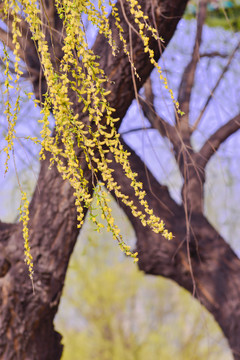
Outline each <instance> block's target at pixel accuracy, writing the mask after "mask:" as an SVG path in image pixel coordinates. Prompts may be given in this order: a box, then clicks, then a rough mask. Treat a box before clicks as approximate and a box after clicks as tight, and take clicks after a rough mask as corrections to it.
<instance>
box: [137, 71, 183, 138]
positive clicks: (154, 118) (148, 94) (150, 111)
mask: <svg viewBox="0 0 240 360" xmlns="http://www.w3.org/2000/svg"><path fill="white" fill-rule="evenodd" d="M144 91H145V99H143V98H142V97H139V102H140V104H141V107H142V110H143V113H144V116H145V117H146V118H147V119H148V120H149V122H150V124H151V125H152V127H153V128H154V129H156V130H158V131H159V133H160V134H161V135H162V136H163V137H167V138H168V139H169V141H171V142H172V143H173V145H174V144H175V145H176V142H177V137H176V130H175V128H174V127H173V126H172V125H170V124H169V123H168V122H167V121H166V120H164V118H163V117H162V116H159V115H158V114H157V112H156V109H155V107H154V104H153V99H154V95H153V91H152V83H151V79H150V78H148V80H147V81H146V82H145V84H144ZM178 142H179V141H178Z"/></svg>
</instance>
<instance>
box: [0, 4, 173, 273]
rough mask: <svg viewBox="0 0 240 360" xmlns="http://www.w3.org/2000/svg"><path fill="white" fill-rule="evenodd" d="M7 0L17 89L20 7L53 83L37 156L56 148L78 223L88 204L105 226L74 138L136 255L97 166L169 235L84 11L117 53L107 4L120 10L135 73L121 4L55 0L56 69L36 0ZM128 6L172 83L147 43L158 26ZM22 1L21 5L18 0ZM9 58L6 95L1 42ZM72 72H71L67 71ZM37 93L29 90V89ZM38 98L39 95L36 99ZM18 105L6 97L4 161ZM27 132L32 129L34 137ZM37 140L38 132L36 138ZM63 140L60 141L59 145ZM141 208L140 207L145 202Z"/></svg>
mask: <svg viewBox="0 0 240 360" xmlns="http://www.w3.org/2000/svg"><path fill="white" fill-rule="evenodd" d="M5 2H6V4H7V5H6V8H5V12H6V16H7V14H8V12H9V11H12V14H13V19H14V20H13V25H12V27H13V44H14V46H15V50H14V55H15V73H16V80H15V82H16V91H17V93H19V90H20V89H19V85H18V80H19V78H20V76H21V71H20V69H19V60H20V59H19V50H20V45H19V43H18V37H19V36H21V33H20V29H19V21H20V20H19V17H18V14H19V13H20V12H23V13H24V17H25V20H26V21H27V22H28V24H29V28H30V31H31V33H32V39H33V41H34V42H35V44H36V45H37V51H38V53H39V58H40V61H41V65H42V69H43V72H44V76H45V79H46V82H47V85H48V92H47V94H45V100H44V103H43V104H42V110H41V113H42V115H43V116H42V119H41V120H40V123H42V130H41V146H42V149H41V151H40V159H43V160H44V159H45V152H46V151H48V152H50V153H51V159H50V166H52V165H53V164H56V166H57V168H58V170H59V172H60V173H61V175H62V177H63V179H67V180H68V181H69V183H70V184H71V186H72V187H73V189H74V195H75V197H76V208H77V212H78V223H79V225H78V226H79V227H81V225H82V223H83V217H84V215H83V214H84V211H83V206H85V207H87V208H88V209H89V211H90V217H91V219H92V221H93V222H94V223H95V224H96V228H97V231H100V229H101V228H102V227H103V224H102V223H101V222H100V221H99V220H98V219H97V217H96V216H94V214H93V211H92V207H91V204H92V196H91V194H89V192H88V180H87V179H85V178H84V173H83V170H82V169H81V163H79V159H78V157H77V155H76V153H75V145H76V142H77V144H78V147H79V148H81V150H82V152H83V153H84V155H85V160H86V161H87V164H88V167H89V169H90V170H91V171H92V174H93V181H94V182H95V196H96V197H97V202H98V206H99V208H100V209H101V215H102V219H105V220H106V222H107V228H108V230H109V231H111V232H112V235H113V238H114V239H116V240H117V241H118V243H119V246H120V248H121V250H122V251H124V252H125V253H126V255H128V256H131V257H132V258H133V259H134V261H135V262H136V261H137V260H138V258H137V253H133V252H132V251H131V250H130V247H129V246H128V245H126V244H125V242H124V241H123V239H122V236H121V234H120V229H119V228H118V226H117V225H116V224H115V220H114V218H113V216H112V214H111V208H110V206H109V204H108V197H107V193H106V191H105V190H103V184H97V183H98V173H99V172H101V177H102V180H103V182H104V186H105V187H106V189H107V191H114V192H115V195H116V196H117V197H118V198H119V199H121V200H122V201H123V202H124V204H126V205H127V206H129V207H130V208H131V211H132V213H133V215H134V216H136V217H138V218H139V219H140V220H141V222H142V224H143V226H147V225H148V226H149V227H150V228H152V230H153V231H155V232H157V233H161V234H162V235H163V236H164V237H165V238H166V239H169V240H170V239H171V238H172V233H169V232H168V231H167V230H166V229H165V226H164V223H163V221H162V220H161V219H159V217H157V216H155V215H154V214H153V211H152V209H151V208H150V207H149V204H148V203H147V201H146V199H145V196H146V193H145V191H144V190H143V189H142V188H143V185H142V183H141V182H139V181H137V174H136V173H134V172H133V171H132V169H131V166H130V163H129V155H130V154H129V153H128V152H127V151H125V150H124V148H123V146H122V144H121V142H120V140H119V134H118V133H117V131H116V129H115V122H116V121H118V119H115V118H114V109H112V108H111V107H110V105H109V103H108V101H107V96H108V95H109V92H107V91H106V90H105V89H104V83H106V82H107V81H108V79H107V78H106V76H105V74H104V71H103V70H102V69H101V68H100V66H99V63H98V61H97V57H96V56H95V54H94V53H93V52H92V50H91V49H89V47H88V43H87V38H86V33H85V27H84V24H83V20H82V15H83V14H86V16H87V18H88V20H89V21H90V22H92V24H94V25H95V26H97V27H98V30H99V32H100V33H102V34H103V35H104V36H105V37H106V38H107V40H108V42H109V44H110V46H111V47H112V52H113V54H116V52H117V51H118V49H117V48H116V44H115V43H114V41H113V36H112V30H111V29H110V25H109V20H108V13H107V11H106V6H107V5H108V6H109V5H110V7H111V12H112V15H113V16H114V18H115V26H116V29H117V32H118V36H119V39H120V41H121V43H122V46H123V51H124V52H125V54H126V56H128V58H129V61H130V63H131V66H132V67H133V69H134V72H135V75H136V76H138V75H137V72H136V69H135V66H134V64H133V63H132V61H131V57H130V54H129V51H128V48H127V43H126V40H125V39H124V36H123V29H122V27H121V24H120V17H119V13H118V9H117V7H116V6H115V4H114V3H113V2H112V1H108V2H105V1H101V0H99V1H98V3H97V5H95V3H94V2H92V1H89V0H84V1H83V0H61V1H60V0H56V1H55V6H56V9H57V11H58V14H59V17H60V18H61V19H62V22H63V28H64V32H63V33H64V34H65V36H64V40H63V48H62V50H63V57H62V59H61V61H60V65H59V68H58V69H55V68H54V66H53V64H52V62H51V60H50V59H51V57H50V54H49V49H48V43H47V40H46V38H45V30H44V27H43V25H42V22H41V16H40V9H39V7H38V3H37V1H36V0H32V1H30V0H21V1H19V2H17V1H15V0H11V1H10V2H9V1H7V0H5ZM127 3H128V5H129V7H130V12H131V14H132V15H133V17H134V21H135V23H136V24H137V25H138V33H139V35H140V37H141V39H142V41H143V44H144V51H145V52H146V53H148V54H149V58H150V61H151V62H152V64H153V65H154V66H155V67H156V68H157V70H158V72H159V75H160V78H161V79H162V80H163V82H164V84H165V86H166V87H167V88H168V85H167V80H166V79H165V78H164V77H163V75H162V71H161V68H160V66H159V65H158V64H157V62H156V61H155V60H154V52H153V50H151V49H150V48H149V46H148V45H149V37H148V36H147V35H146V32H147V31H148V33H149V31H150V33H151V34H152V36H153V37H154V38H155V39H158V37H157V34H156V30H155V29H154V28H152V27H151V26H150V25H148V22H147V20H148V18H147V16H145V15H144V14H143V12H142V10H141V7H140V5H139V4H138V2H137V1H136V0H127ZM18 4H20V5H18ZM4 55H5V57H4V62H5V68H6V70H5V75H6V80H5V88H6V90H5V94H6V97H7V99H9V88H10V87H11V75H10V72H9V57H8V54H7V51H6V49H5V48H4ZM69 74H71V76H69ZM70 91H74V92H75V94H76V96H77V98H78V102H80V103H82V104H83V107H84V108H83V113H84V112H86V115H88V119H89V122H88V124H83V123H82V122H81V121H80V120H79V116H78V114H74V112H73V111H72V105H73V104H72V103H71V101H70V99H69V92H70ZM169 92H170V96H171V98H172V100H173V102H174V104H175V107H176V110H177V111H180V110H179V106H178V103H177V102H176V101H175V100H174V96H173V93H172V90H171V89H169ZM31 95H32V94H29V95H28V96H29V97H31ZM37 103H38V102H36V104H37ZM19 109H20V103H19V97H17V100H16V103H15V106H14V109H13V111H12V108H11V104H10V101H9V100H7V101H6V103H5V113H6V117H7V122H8V135H7V137H6V141H7V146H6V148H5V150H4V151H5V152H6V154H7V160H6V168H7V162H8V159H9V157H10V151H11V149H12V147H13V139H14V137H15V125H16V120H17V114H18V112H19ZM50 112H52V113H53V116H54V118H55V136H54V137H53V136H52V135H51V129H50V126H49V116H50ZM29 138H30V137H29ZM31 139H32V141H34V142H35V143H37V141H38V140H37V139H36V138H31ZM60 144H61V145H60ZM109 152H111V153H112V154H113V156H114V158H115V160H116V162H118V163H119V164H120V165H121V166H122V168H123V171H124V173H125V175H126V176H127V177H128V178H129V179H130V182H131V186H132V188H133V189H134V192H135V196H136V198H137V199H138V202H139V206H138V207H136V206H135V205H133V201H132V200H131V199H130V198H129V197H128V196H127V195H126V194H124V191H122V190H121V188H120V186H119V185H118V184H117V182H116V181H115V180H114V178H113V174H112V172H113V170H112V169H111V168H110V167H109V162H110V160H108V158H107V157H108V156H107V155H108V153H109ZM22 202H23V206H22V207H21V208H20V213H21V218H20V220H21V221H22V222H23V237H24V241H25V245H24V246H25V261H26V262H27V264H28V267H29V273H30V277H31V278H32V276H33V265H32V257H31V254H30V247H29V235H28V228H27V226H28V220H29V218H28V215H29V214H28V201H27V199H26V194H25V193H24V192H23V191H22ZM140 208H141V210H140Z"/></svg>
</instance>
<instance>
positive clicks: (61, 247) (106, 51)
mask: <svg viewBox="0 0 240 360" xmlns="http://www.w3.org/2000/svg"><path fill="white" fill-rule="evenodd" d="M139 2H140V3H141V5H142V7H143V9H144V11H145V12H146V13H147V14H148V15H149V18H150V21H153V14H154V22H155V23H156V24H157V28H158V31H159V34H160V35H161V36H162V37H163V38H164V40H165V45H167V44H168V42H169V40H170V39H171V37H172V35H173V34H174V31H175V29H176V26H177V23H178V21H179V20H180V19H181V17H182V14H183V12H184V9H185V6H186V4H187V0H148V1H146V0H145V1H144V0H142V1H139ZM42 6H44V7H45V11H44V14H45V15H46V14H47V15H48V21H50V24H51V26H52V27H53V28H55V29H57V30H58V31H59V33H61V28H62V24H61V21H60V19H59V18H58V17H57V15H56V12H55V9H54V0H51V1H50V0H45V1H42ZM203 7H204V4H203ZM119 8H120V6H119ZM126 11H127V10H126ZM203 11H204V10H203ZM120 14H121V9H120ZM201 14H202V13H201ZM45 15H44V16H45ZM127 15H129V14H128V12H127ZM199 18H201V17H199ZM112 21H113V19H111V24H112ZM121 22H122V24H123V28H124V30H125V37H126V39H127V41H128V42H129V31H128V26H127V24H126V23H125V20H124V17H123V16H122V15H121ZM7 25H8V29H9V31H11V16H9V19H8V24H7ZM199 26H200V30H199V31H201V20H199ZM22 31H23V34H24V36H23V37H22V38H21V39H19V41H20V43H21V49H22V52H21V56H22V59H23V60H24V61H25V62H26V65H27V67H28V71H29V74H30V80H31V81H32V84H33V88H34V91H35V96H36V98H41V97H42V94H44V93H45V91H46V83H45V79H44V77H43V75H42V72H41V64H40V63H39V58H38V56H37V53H36V50H35V46H34V44H33V42H32V40H31V34H30V33H29V30H28V25H27V24H26V23H25V21H24V19H23V20H22ZM199 35H200V34H199ZM0 37H1V39H2V40H3V41H4V40H6V38H7V37H6V33H5V34H4V31H3V32H1V33H0ZM132 37H133V39H132V43H133V44H134V47H133V58H134V63H135V64H136V67H137V71H138V73H139V75H140V77H141V83H140V82H138V83H137V86H138V88H140V87H141V86H142V85H143V84H144V82H145V81H146V80H147V78H148V77H149V75H150V73H151V70H152V66H151V64H150V62H149V60H148V56H147V55H146V54H145V53H144V52H143V49H142V44H141V41H140V40H139V38H137V37H135V34H134V33H133V34H132ZM198 39H200V38H198ZM10 40H11V38H8V43H7V45H8V46H9V47H10V48H11V41H10ZM51 41H53V43H54V51H55V54H56V52H57V58H58V59H61V56H62V53H61V39H60V38H59V37H56V38H50V37H49V44H51ZM198 41H199V42H200V41H201V40H198ZM151 47H152V48H153V49H154V51H155V54H156V58H159V56H160V55H161V54H160V52H161V49H159V46H158V43H157V42H155V41H152V43H151ZM195 48H196V50H195V52H196V51H198V49H199V47H198V46H196V47H195ZM94 52H95V53H96V54H97V55H99V56H100V66H101V67H102V68H103V69H104V70H105V72H106V74H107V76H108V77H109V78H110V79H111V80H112V82H109V83H108V86H109V89H110V90H113V91H112V93H111V94H110V95H109V101H110V104H111V106H113V107H115V109H116V113H115V114H116V117H119V118H120V119H122V118H123V117H124V115H125V113H126V111H127V109H128V107H129V106H130V104H131V102H132V100H133V99H134V96H135V94H134V88H133V84H132V75H131V68H130V65H129V63H128V59H127V58H126V57H125V56H124V54H123V53H122V52H121V51H120V52H119V54H118V56H117V57H112V55H111V50H110V48H109V46H108V44H107V42H106V41H105V40H104V39H103V38H102V37H101V36H98V37H97V39H96V42H95V44H94ZM55 59H56V58H55V57H53V58H52V61H54V62H55V63H54V65H55V66H56V67H57V66H58V63H57V61H55ZM193 59H194V60H193V61H196V54H195V55H194V56H193ZM195 67H196V66H195ZM191 68H192V69H193V72H194V66H193V65H191ZM188 73H189V72H188ZM193 75H194V74H193ZM113 83H114V85H113ZM186 83H187V84H188V86H190V88H191V86H192V85H191V79H190V78H188V76H187V71H186V73H185V80H184V81H183V82H182V85H181V88H180V91H179V94H180V93H181V96H179V100H180V102H181V104H183V102H184V101H185V102H186V101H189V97H188V98H187V96H189V95H186V94H188V92H187V91H186V89H185V88H184V84H186ZM148 90H149V92H150V93H151V88H150V87H148ZM190 90H191V89H190ZM146 99H148V97H147V88H146ZM72 100H73V101H74V94H72ZM142 104H143V110H144V112H145V114H146V115H147V116H148V118H149V120H150V121H151V123H152V125H153V126H154V127H155V128H157V129H158V130H159V131H160V133H161V134H162V136H168V137H169V139H170V141H171V142H172V144H173V148H174V152H175V156H176V159H177V160H178V162H179V167H180V169H181V172H182V174H183V175H184V178H185V184H184V187H183V191H182V196H183V200H184V201H183V203H184V204H185V206H179V205H177V204H176V203H175V202H174V201H173V200H172V199H171V197H170V195H169V193H168V189H167V188H166V187H165V186H162V185H161V184H159V183H158V182H157V181H156V179H155V178H154V177H153V175H151V174H150V173H148V174H147V173H146V171H145V170H144V168H145V167H144V166H143V164H142V162H141V160H140V159H139V158H138V157H137V156H136V155H135V154H134V152H133V151H132V155H131V163H132V167H133V169H134V171H137V172H138V174H139V178H140V179H141V181H142V182H143V183H144V185H145V188H146V190H147V199H148V201H149V203H150V205H151V206H152V207H153V209H154V211H155V212H156V214H159V216H160V217H161V218H163V219H164V220H165V222H166V225H167V228H168V229H169V230H171V231H173V232H174V235H175V239H174V240H173V241H172V242H168V241H166V240H164V239H162V238H161V236H159V235H156V234H154V233H153V232H151V231H150V230H149V229H148V228H143V227H142V225H141V224H140V222H139V221H138V220H137V219H136V218H133V217H132V215H131V213H130V212H129V209H127V208H125V207H124V205H122V206H123V208H124V210H125V212H126V214H127V215H128V217H129V219H130V221H131V222H132V225H133V227H134V229H135V232H136V235H137V251H138V252H139V266H140V268H141V269H142V270H143V271H144V272H145V273H149V274H154V275H162V276H165V277H168V278H171V279H173V280H174V281H176V282H177V283H178V284H179V285H181V286H183V287H184V288H186V289H187V290H188V291H190V292H191V293H193V294H194V296H196V298H197V299H198V300H199V301H200V302H201V303H202V304H203V305H204V306H205V307H206V308H207V309H208V310H209V311H210V312H211V313H212V314H213V315H214V317H215V319H216V320H217V322H218V323H219V325H220V326H221V328H222V330H223V332H224V334H225V336H226V338H227V339H228V341H229V344H230V347H231V349H232V351H233V354H234V358H235V359H240V344H239V341H238V339H239V338H240V297H239V292H240V276H239V275H240V261H239V260H238V258H237V257H236V255H235V254H234V252H233V251H232V250H231V248H230V247H229V246H228V245H227V243H226V242H225V241H224V240H223V239H222V238H221V236H220V235H219V234H218V233H217V232H216V230H214V229H213V227H212V226H211V225H210V224H209V223H208V221H207V219H206V218H205V217H204V215H203V212H202V203H203V192H202V191H196V188H197V189H202V188H203V185H204V180H205V173H204V169H205V166H206V163H207V161H208V160H209V158H210V157H211V155H212V154H213V152H212V149H213V148H214V149H215V150H217V148H218V147H219V145H220V144H221V142H222V141H224V140H225V138H226V137H227V136H229V135H230V134H231V133H233V132H234V131H236V130H237V129H238V127H239V126H238V123H239V118H236V119H232V120H231V121H229V124H230V123H231V124H230V125H229V126H228V128H227V129H225V130H226V131H224V129H220V130H219V132H216V134H214V135H213V136H212V138H210V139H209V140H208V141H207V142H206V143H205V145H204V146H203V148H202V149H201V150H200V151H199V152H198V153H194V151H193V149H192V148H191V144H190V136H191V129H190V126H189V124H188V121H187V117H188V109H187V107H186V109H185V117H184V122H182V123H181V122H179V121H178V120H177V119H176V126H170V125H169V124H168V123H167V122H166V121H164V119H161V118H160V117H156V114H155V112H154V109H153V106H152V104H150V105H149V102H148V103H147V102H142ZM144 104H145V108H144ZM74 111H75V112H78V113H79V116H80V118H81V119H82V121H84V122H87V118H86V117H85V116H84V115H83V114H82V111H81V106H80V105H79V104H78V103H77V102H75V103H74ZM236 120H237V121H236ZM230 128H231V129H230ZM221 130H222V132H221ZM226 132H227V135H226ZM79 155H80V153H79ZM109 156H111V154H109ZM186 160H187V161H186ZM186 164H187V165H186ZM81 166H82V168H83V170H84V173H85V176H86V177H87V178H89V179H90V178H91V173H90V172H89V170H88V168H87V166H86V164H85V163H84V162H82V163H81ZM112 166H113V168H114V169H115V173H114V174H115V175H114V176H116V177H117V179H118V182H119V181H120V182H121V186H122V187H124V189H125V192H127V193H128V194H129V195H130V196H131V197H132V198H133V199H134V194H133V193H132V189H131V187H130V184H129V182H128V180H127V179H126V177H125V176H124V175H123V174H122V170H121V169H120V167H119V166H118V165H117V164H116V163H114V162H113V163H112ZM199 169H201V170H199ZM186 174H187V176H186ZM149 179H150V182H149ZM89 184H91V181H89ZM90 191H91V189H90ZM190 215H191V224H190V225H189V226H186V219H189V216H190ZM30 218H31V220H30V241H31V248H32V254H33V257H34V267H35V274H34V282H35V293H34V294H33V292H32V287H31V282H30V281H29V278H28V274H27V270H26V267H25V265H24V264H23V240H22V234H21V226H20V225H19V224H5V223H1V222H0V276H1V278H0V309H1V311H0V324H1V326H0V359H1V360H16V359H19V360H23V359H24V360H58V359H60V357H61V353H62V345H61V335H60V334H58V333H57V332H56V331H55V330H54V326H53V319H54V316H55V314H56V312H57V310H58V305H59V300H60V297H61V293H62V288H63V284H64V278H65V274H66V270H67V266H68V262H69V258H70V255H71V253H72V250H73V247H74V245H75V242H76V239H77V236H78V229H77V220H76V210H75V205H74V197H73V192H72V189H71V188H70V186H69V184H68V183H67V182H66V181H63V180H62V179H61V176H60V175H59V174H58V172H57V170H56V168H54V167H53V168H52V169H51V170H49V169H48V160H46V161H44V162H42V164H41V170H40V174H39V178H38V186H37V188H36V190H35V192H34V195H33V198H32V201H31V206H30Z"/></svg>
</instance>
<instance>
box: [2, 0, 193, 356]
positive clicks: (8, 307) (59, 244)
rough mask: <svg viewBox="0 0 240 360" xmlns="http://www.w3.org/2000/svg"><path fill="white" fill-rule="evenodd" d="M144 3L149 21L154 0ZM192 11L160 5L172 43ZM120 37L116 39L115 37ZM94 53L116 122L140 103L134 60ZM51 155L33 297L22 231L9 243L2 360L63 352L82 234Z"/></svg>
mask: <svg viewBox="0 0 240 360" xmlns="http://www.w3.org/2000/svg"><path fill="white" fill-rule="evenodd" d="M139 2H140V4H141V5H142V8H143V11H144V12H146V13H147V14H148V15H149V18H150V21H151V10H152V1H150V0H148V1H139ZM186 4H187V0H184V1H183V0H177V1H176V0H167V1H160V0H159V1H158V2H155V3H154V7H153V10H154V11H155V12H156V23H157V25H158V26H159V32H160V34H161V36H163V37H164V40H165V42H166V44H167V43H168V42H169V40H170V39H171V37H172V35H173V33H174V31H175V29H176V25H177V23H178V21H179V19H180V18H181V16H182V14H183V11H184V9H185V6H186ZM119 9H120V7H119ZM119 12H120V17H121V23H122V26H123V28H124V31H125V35H126V39H127V41H128V40H129V39H128V26H127V24H126V23H125V22H124V19H123V17H122V15H121V11H119ZM129 16H130V15H129ZM129 18H130V17H129ZM56 24H59V23H55V25H54V27H55V29H56V26H57V25H56ZM113 24H114V18H113V17H111V16H110V26H113ZM59 26H60V25H59ZM57 30H59V28H57ZM114 36H115V37H116V39H117V34H116V32H114ZM61 41H62V38H61V37H60V38H59V42H60V43H61ZM49 44H50V42H49ZM133 44H134V47H133V59H134V62H135V63H136V67H137V71H138V72H139V75H140V77H141V78H142V81H145V80H146V79H147V77H148V76H149V74H150V72H151V70H152V65H151V64H150V61H149V58H148V55H147V54H146V53H144V52H143V51H142V50H143V46H142V43H141V41H139V40H136V41H134V42H133ZM150 46H151V47H152V48H153V49H154V50H155V54H156V58H157V57H158V56H159V51H158V45H157V44H156V41H151V44H150ZM23 49H24V51H25V55H26V56H25V61H26V64H27V66H28V67H29V68H34V69H35V71H38V76H35V77H32V78H31V80H32V83H33V86H34V91H35V95H36V97H37V98H41V97H42V95H43V94H44V92H46V86H44V76H43V74H42V71H41V63H40V61H39V59H38V55H37V51H36V50H35V47H28V46H26V47H23ZM33 49H34V50H33ZM119 49H121V44H120V43H119ZM93 50H94V53H95V54H96V55H98V56H99V59H100V67H102V68H103V69H104V70H105V73H106V74H107V76H108V77H109V79H110V80H111V81H109V83H108V87H109V89H110V90H112V93H111V94H110V95H109V98H108V100H109V102H110V105H111V106H112V107H115V108H116V117H120V118H121V119H122V117H123V116H124V115H125V113H126V111H127V109H128V107H129V105H130V104H131V101H132V100H133V98H134V89H133V85H132V78H131V68H130V65H129V63H128V59H127V57H126V56H125V55H124V54H123V51H122V50H120V51H119V53H118V55H117V56H116V57H113V56H112V54H111V49H110V47H109V46H108V44H107V40H106V39H104V38H103V36H101V35H98V37H97V40H96V42H95V45H94V48H93ZM59 59H60V58H59ZM59 59H58V60H59ZM56 66H57V63H56ZM114 83H115V84H114ZM45 85H46V83H45ZM137 86H138V88H139V87H140V86H142V84H140V83H138V85H137ZM70 100H71V101H72V102H73V103H74V105H73V111H74V112H75V113H78V114H79V121H83V122H85V123H87V121H88V119H87V117H86V116H85V114H83V113H82V111H81V110H82V107H81V106H80V105H79V103H78V101H77V96H76V95H74V94H71V99H70ZM77 154H78V156H79V159H80V160H81V161H80V166H81V168H82V170H83V172H84V177H85V178H86V180H88V181H89V193H91V191H92V188H91V187H92V182H91V177H92V173H91V171H90V170H89V168H88V166H87V164H86V162H85V161H84V156H83V154H82V153H81V151H80V150H79V151H78V152H77ZM46 156H47V160H46V161H44V162H43V163H42V164H41V170H40V175H39V179H38V188H36V190H35V192H34V196H33V199H32V201H31V205H30V219H31V220H30V224H29V227H30V244H31V249H32V254H33V256H34V264H35V275H34V283H35V293H34V294H33V292H32V287H31V283H30V281H29V279H28V276H27V270H26V268H25V265H24V264H23V261H22V258H23V241H22V235H21V227H20V226H19V225H17V228H16V231H15V232H14V233H11V237H10V239H9V241H8V243H7V248H8V252H9V259H10V260H9V261H10V264H11V266H10V268H9V271H8V273H7V276H5V277H4V278H3V279H1V282H0V294H1V296H2V297H3V298H2V299H1V300H2V301H1V304H2V305H1V306H2V309H1V310H2V311H1V312H0V318H1V320H0V322H1V328H0V358H1V357H5V358H6V359H8V360H14V359H16V356H17V357H18V358H22V359H24V358H29V359H36V360H59V359H60V357H61V352H62V344H61V336H60V335H59V334H58V333H57V332H56V331H55V330H54V326H53V319H54V316H55V314H56V312H57V309H58V304H59V299H60V296H61V292H62V287H63V284H64V278H65V274H66V270H67V266H68V262H69V258H70V255H71V252H72V250H73V247H74V244H75V242H76V239H77V235H78V232H79V230H78V228H77V214H76V208H75V199H74V196H73V190H72V189H71V187H70V185H69V184H68V182H66V181H63V180H62V178H61V176H60V175H59V173H58V172H57V169H56V168H55V167H54V166H53V168H52V169H51V170H49V162H48V160H49V155H48V154H46ZM3 290H4V291H3ZM19 299H20V300H19ZM15 314H17V316H15Z"/></svg>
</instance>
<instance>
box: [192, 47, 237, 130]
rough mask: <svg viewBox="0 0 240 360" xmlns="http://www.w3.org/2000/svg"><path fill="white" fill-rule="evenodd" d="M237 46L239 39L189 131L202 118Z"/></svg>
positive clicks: (193, 128)
mask: <svg viewBox="0 0 240 360" xmlns="http://www.w3.org/2000/svg"><path fill="white" fill-rule="evenodd" d="M239 47H240V41H239V42H238V44H237V46H236V47H235V48H234V49H233V51H232V53H231V55H230V56H229V59H228V62H227V64H226V65H225V66H224V68H223V70H222V72H221V74H220V75H219V77H218V80H217V82H216V84H215V86H214V88H213V89H212V91H211V92H210V95H209V96H208V98H207V100H206V102H205V104H204V106H203V108H202V110H201V111H200V114H199V116H198V118H197V120H196V121H195V123H194V124H193V126H192V128H191V133H193V132H194V131H195V130H196V129H197V127H198V125H199V123H200V121H201V119H202V117H203V114H204V113H205V111H206V109H207V107H208V104H209V102H210V101H211V99H212V97H213V95H214V93H215V91H216V90H217V88H218V86H219V84H220V82H221V80H222V78H223V76H224V74H225V73H226V72H227V71H228V69H229V66H230V64H231V62H232V60H233V58H234V55H235V54H236V52H237V50H238V49H239Z"/></svg>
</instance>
